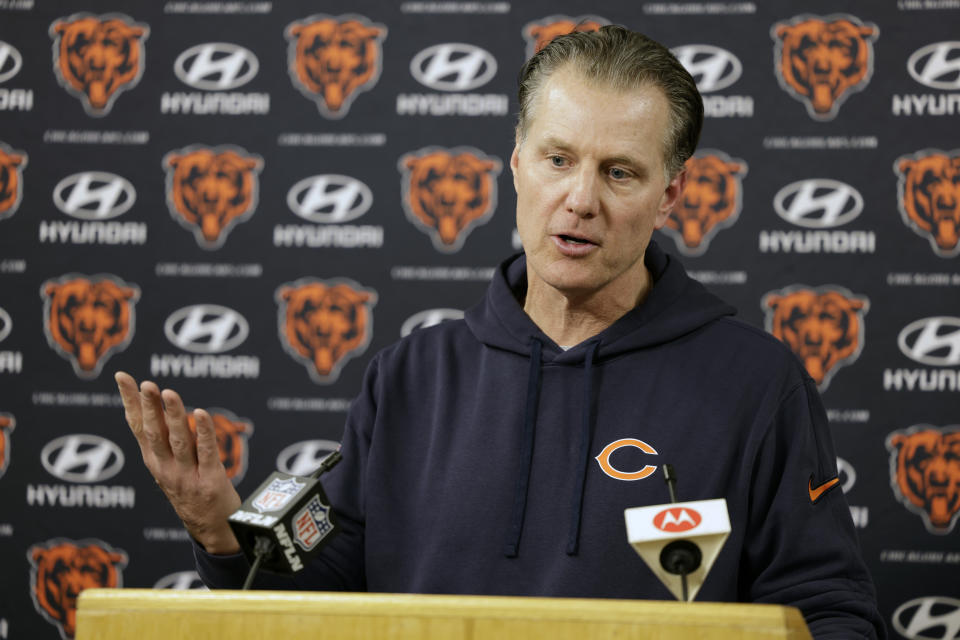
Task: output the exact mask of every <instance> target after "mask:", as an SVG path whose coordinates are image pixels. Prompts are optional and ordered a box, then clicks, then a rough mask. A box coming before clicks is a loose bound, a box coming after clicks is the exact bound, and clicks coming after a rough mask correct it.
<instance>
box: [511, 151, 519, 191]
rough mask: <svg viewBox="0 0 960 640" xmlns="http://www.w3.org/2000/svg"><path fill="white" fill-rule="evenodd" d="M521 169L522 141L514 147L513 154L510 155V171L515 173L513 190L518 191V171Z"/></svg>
mask: <svg viewBox="0 0 960 640" xmlns="http://www.w3.org/2000/svg"><path fill="white" fill-rule="evenodd" d="M519 167H520V141H519V140H518V141H517V143H516V144H515V145H514V146H513V153H511V154H510V171H511V172H512V173H513V190H514V191H516V190H517V170H518V169H519Z"/></svg>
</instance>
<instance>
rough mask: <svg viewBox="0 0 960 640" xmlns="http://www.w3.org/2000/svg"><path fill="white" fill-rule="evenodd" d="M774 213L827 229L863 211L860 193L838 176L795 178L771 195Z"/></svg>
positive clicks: (817, 227)
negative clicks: (830, 177) (835, 177)
mask: <svg viewBox="0 0 960 640" xmlns="http://www.w3.org/2000/svg"><path fill="white" fill-rule="evenodd" d="M773 208H774V210H775V211H776V212H777V215H778V216H780V217H781V218H783V219H784V220H786V221H787V222H789V223H790V224H795V225H797V226H800V227H807V228H808V229H829V228H831V227H839V226H840V225H843V224H846V223H848V222H850V221H851V220H853V219H855V218H856V217H857V216H859V215H860V214H861V213H862V212H863V196H861V195H860V192H859V191H857V190H856V189H854V188H853V187H851V186H850V185H848V184H846V183H844V182H840V181H839V180H830V179H827V178H817V179H812V180H799V181H797V182H792V183H790V184H788V185H787V186H785V187H784V188H782V189H780V191H778V192H777V194H776V195H775V196H774V197H773Z"/></svg>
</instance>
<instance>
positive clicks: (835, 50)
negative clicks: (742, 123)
mask: <svg viewBox="0 0 960 640" xmlns="http://www.w3.org/2000/svg"><path fill="white" fill-rule="evenodd" d="M770 35H771V36H772V37H773V39H774V41H775V42H776V44H775V45H774V59H775V62H774V65H775V67H774V70H775V72H776V74H777V78H778V79H779V81H780V86H781V87H783V89H784V90H785V91H787V93H789V94H790V95H792V96H793V97H794V98H796V99H797V100H800V101H801V102H803V103H804V104H806V106H807V112H808V113H809V114H810V117H812V118H814V119H815V120H832V119H833V118H835V117H836V116H837V112H838V110H839V109H840V105H842V104H843V103H844V101H846V99H847V98H849V97H850V95H851V94H852V93H855V92H857V91H860V90H862V89H863V88H864V87H866V86H867V83H868V82H869V81H870V76H871V75H873V44H872V43H873V41H874V40H876V39H877V37H878V36H879V35H880V30H879V29H878V28H877V26H876V25H874V24H869V23H864V22H862V21H861V20H860V19H859V18H856V17H854V16H850V15H838V16H828V17H826V18H820V17H818V16H797V17H795V18H793V19H792V20H790V21H788V22H778V23H776V24H774V25H773V27H772V28H771V30H770Z"/></svg>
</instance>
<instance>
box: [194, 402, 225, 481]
mask: <svg viewBox="0 0 960 640" xmlns="http://www.w3.org/2000/svg"><path fill="white" fill-rule="evenodd" d="M193 418H194V420H195V421H196V423H197V464H198V465H199V466H200V473H201V474H209V473H217V472H218V471H220V470H221V469H223V463H221V462H220V449H219V448H218V447H217V433H216V431H215V430H214V428H213V418H212V417H210V414H209V413H207V412H206V411H204V410H203V409H194V410H193Z"/></svg>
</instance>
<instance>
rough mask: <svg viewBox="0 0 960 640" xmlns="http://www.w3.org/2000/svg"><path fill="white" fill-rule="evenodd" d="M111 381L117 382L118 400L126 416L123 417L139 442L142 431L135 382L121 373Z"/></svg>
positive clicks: (138, 391)
mask: <svg viewBox="0 0 960 640" xmlns="http://www.w3.org/2000/svg"><path fill="white" fill-rule="evenodd" d="M113 379H114V380H116V382H117V389H118V390H119V391H120V400H122V401H123V411H124V413H125V414H126V415H125V416H124V417H125V418H126V420H127V424H128V425H130V430H131V431H133V435H134V436H136V438H137V440H138V441H139V440H140V434H141V432H142V431H143V416H142V415H141V413H140V390H139V389H138V388H137V381H136V380H134V379H133V377H132V376H130V374H127V373H124V372H123V371H117V373H116V374H114V376H113Z"/></svg>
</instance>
